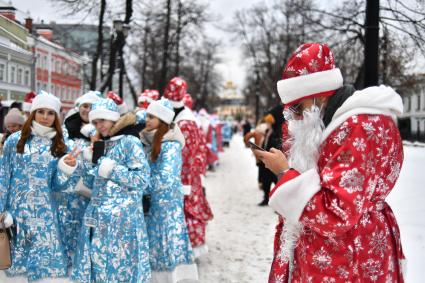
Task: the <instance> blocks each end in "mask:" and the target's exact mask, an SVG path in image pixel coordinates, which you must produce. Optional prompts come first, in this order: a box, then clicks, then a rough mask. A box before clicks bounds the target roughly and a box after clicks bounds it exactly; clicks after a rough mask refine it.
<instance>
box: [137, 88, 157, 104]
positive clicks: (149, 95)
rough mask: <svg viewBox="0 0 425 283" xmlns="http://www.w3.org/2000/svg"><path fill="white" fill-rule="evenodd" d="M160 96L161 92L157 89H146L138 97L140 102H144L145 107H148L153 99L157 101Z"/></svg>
mask: <svg viewBox="0 0 425 283" xmlns="http://www.w3.org/2000/svg"><path fill="white" fill-rule="evenodd" d="M158 98H159V92H158V91H157V90H155V89H146V90H145V91H144V92H142V93H141V94H140V95H139V98H138V99H137V103H138V104H142V106H143V107H144V108H147V107H148V106H149V104H150V103H151V102H152V101H156V100H158Z"/></svg>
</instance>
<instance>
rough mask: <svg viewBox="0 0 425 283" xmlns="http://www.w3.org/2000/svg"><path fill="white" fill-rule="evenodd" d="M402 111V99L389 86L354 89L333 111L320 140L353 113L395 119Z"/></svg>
mask: <svg viewBox="0 0 425 283" xmlns="http://www.w3.org/2000/svg"><path fill="white" fill-rule="evenodd" d="M402 113H403V101H402V99H401V97H400V95H399V94H398V93H396V92H395V91H394V89H392V88H391V87H388V86H384V85H381V86H372V87H368V88H365V89H363V90H359V91H356V92H354V93H353V95H352V96H350V97H349V98H348V99H347V100H346V101H345V102H344V103H343V104H342V105H341V107H340V108H338V110H337V111H336V112H335V114H334V116H333V117H332V121H331V123H330V124H329V125H328V126H327V127H326V129H325V131H324V132H323V138H322V140H325V139H326V138H327V137H328V136H329V135H330V134H331V133H332V132H333V131H334V130H335V129H336V128H337V127H338V126H340V125H341V124H342V123H344V122H345V121H346V120H347V119H348V118H350V117H351V116H353V115H359V114H382V115H386V116H390V117H391V118H393V120H396V118H397V116H399V115H401V114H402Z"/></svg>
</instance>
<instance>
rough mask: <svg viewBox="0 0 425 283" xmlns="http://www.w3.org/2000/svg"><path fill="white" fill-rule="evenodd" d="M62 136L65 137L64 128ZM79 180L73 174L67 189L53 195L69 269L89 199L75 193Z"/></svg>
mask: <svg viewBox="0 0 425 283" xmlns="http://www.w3.org/2000/svg"><path fill="white" fill-rule="evenodd" d="M64 135H65V136H67V131H66V128H65V127H64ZM73 141H74V143H75V146H77V147H78V148H79V149H80V150H84V148H86V147H87V146H90V141H88V140H85V139H75V140H73ZM79 157H80V162H81V163H82V162H83V160H82V156H81V155H80V156H79ZM80 180H82V176H81V174H79V172H75V173H74V174H72V175H71V177H70V178H69V182H68V186H67V188H66V189H65V190H63V191H60V192H55V193H54V194H53V198H54V200H55V201H56V203H57V209H58V217H59V230H60V234H61V235H62V244H63V247H64V250H65V254H66V256H67V260H68V266H69V267H71V266H72V262H73V257H74V254H75V250H76V248H77V241H78V236H79V234H80V230H81V226H82V220H83V216H84V212H85V210H86V208H87V205H88V204H89V201H90V199H89V198H87V197H85V196H82V195H80V194H78V193H77V192H76V191H75V187H76V185H77V184H78V182H79V181H80Z"/></svg>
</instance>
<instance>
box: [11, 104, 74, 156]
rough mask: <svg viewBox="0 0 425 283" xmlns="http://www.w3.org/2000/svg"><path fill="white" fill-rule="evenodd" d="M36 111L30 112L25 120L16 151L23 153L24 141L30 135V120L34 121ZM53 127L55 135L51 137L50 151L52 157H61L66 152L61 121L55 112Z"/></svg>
mask: <svg viewBox="0 0 425 283" xmlns="http://www.w3.org/2000/svg"><path fill="white" fill-rule="evenodd" d="M35 113H36V111H33V112H31V114H30V116H29V117H28V119H27V120H26V121H25V124H24V125H23V126H22V130H21V138H20V139H19V141H18V144H17V145H16V152H17V153H21V154H22V153H24V147H25V143H26V142H27V140H28V138H29V136H30V135H31V126H32V121H34V118H35ZM53 125H54V129H55V130H56V135H55V137H54V138H53V143H52V146H51V147H50V152H51V153H52V155H53V156H54V157H62V156H63V155H65V153H66V149H67V148H66V145H65V141H64V138H63V132H62V127H61V122H60V120H59V117H58V115H57V114H56V113H55V121H54V123H53Z"/></svg>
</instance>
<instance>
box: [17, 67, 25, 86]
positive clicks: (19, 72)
mask: <svg viewBox="0 0 425 283" xmlns="http://www.w3.org/2000/svg"><path fill="white" fill-rule="evenodd" d="M23 72H24V70H22V68H18V80H17V81H18V84H20V85H22V84H23V82H22V79H23V77H22V75H23Z"/></svg>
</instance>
